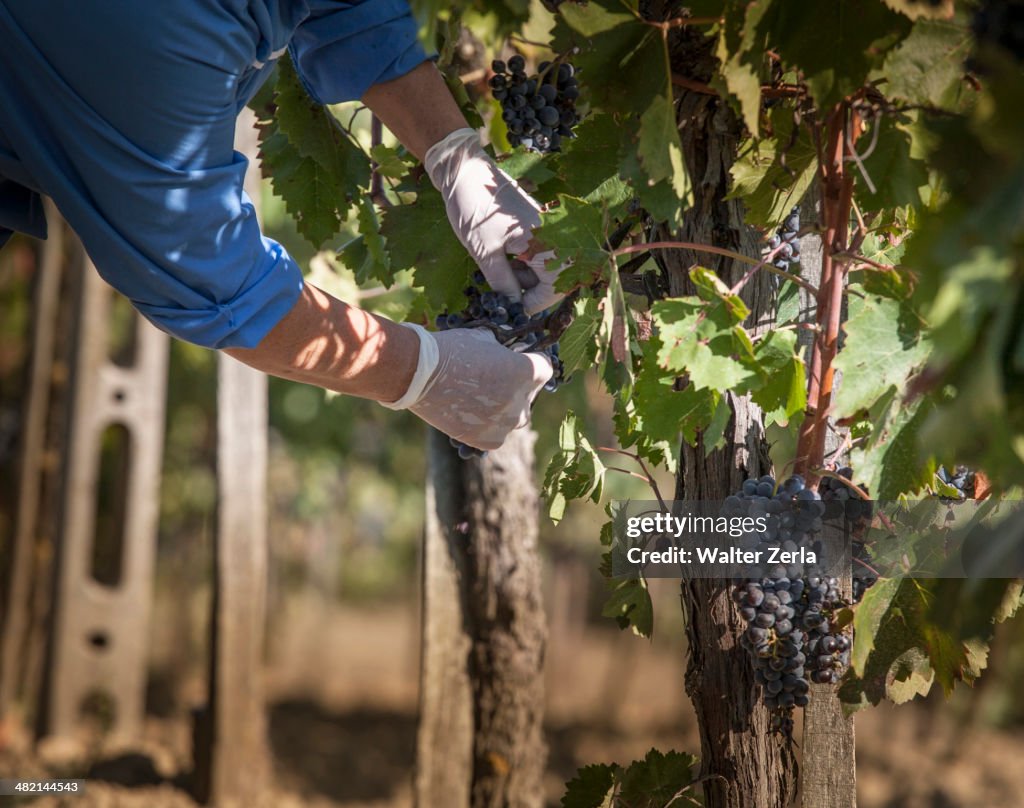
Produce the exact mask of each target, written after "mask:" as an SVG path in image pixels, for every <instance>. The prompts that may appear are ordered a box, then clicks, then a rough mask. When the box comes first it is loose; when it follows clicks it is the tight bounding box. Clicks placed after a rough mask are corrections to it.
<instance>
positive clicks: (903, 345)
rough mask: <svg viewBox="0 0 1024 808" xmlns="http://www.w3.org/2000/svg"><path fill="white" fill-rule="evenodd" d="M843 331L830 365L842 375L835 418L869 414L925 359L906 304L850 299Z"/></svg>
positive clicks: (916, 322) (924, 344)
mask: <svg viewBox="0 0 1024 808" xmlns="http://www.w3.org/2000/svg"><path fill="white" fill-rule="evenodd" d="M844 330H845V332H846V342H845V344H844V346H843V349H842V350H841V351H840V352H839V355H838V356H837V357H836V360H835V367H836V369H837V370H839V371H841V372H842V374H843V382H842V384H841V385H840V387H839V392H838V393H837V395H836V399H835V412H836V415H837V417H840V418H843V417H848V416H851V415H855V414H856V413H857V412H859V411H861V410H867V409H870V408H871V406H872V405H873V404H874V403H875V401H877V400H878V399H879V397H880V396H881V395H882V394H883V393H884V392H885V391H886V390H887V389H888V388H889V387H891V386H893V385H895V386H898V387H900V388H902V387H903V386H904V385H905V383H906V380H907V379H908V378H909V377H910V376H911V374H912V373H913V372H914V371H915V370H917V368H919V367H920V366H921V365H922V364H923V363H924V362H925V360H926V359H927V358H928V351H929V348H930V346H929V342H928V340H927V338H926V337H924V336H923V335H922V323H921V321H920V319H919V318H918V317H917V315H916V314H915V313H914V311H913V309H911V307H910V306H909V305H908V304H907V303H904V302H901V301H897V300H892V299H890V298H884V297H870V296H868V297H863V298H860V297H853V296H851V298H850V319H849V320H848V321H847V323H846V324H845V326H844Z"/></svg>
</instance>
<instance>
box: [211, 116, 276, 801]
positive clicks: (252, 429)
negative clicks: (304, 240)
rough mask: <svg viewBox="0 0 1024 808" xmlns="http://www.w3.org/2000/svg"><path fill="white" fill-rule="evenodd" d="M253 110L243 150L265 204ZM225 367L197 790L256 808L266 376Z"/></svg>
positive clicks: (264, 775)
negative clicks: (206, 697) (205, 697)
mask: <svg viewBox="0 0 1024 808" xmlns="http://www.w3.org/2000/svg"><path fill="white" fill-rule="evenodd" d="M253 125H254V119H253V116H252V113H251V112H249V111H248V110H246V112H245V113H244V114H243V115H242V116H240V118H239V122H238V134H237V136H236V148H237V149H238V150H239V151H241V152H243V153H245V154H246V155H247V156H248V157H249V158H250V166H249V173H248V174H247V176H246V190H247V192H248V193H249V196H250V198H252V199H253V200H254V203H255V201H256V200H258V199H259V187H258V182H259V172H258V170H257V168H256V166H255V164H254V162H253V161H254V158H255V154H256V136H255V130H254V129H253ZM217 358H218V365H217V488H218V500H217V501H218V513H217V536H216V540H215V542H214V595H213V604H212V605H213V613H212V615H211V642H210V673H209V703H208V706H207V707H206V708H205V709H203V710H201V711H200V712H199V714H198V715H197V716H196V722H197V723H196V728H195V745H194V756H195V776H194V782H193V789H194V793H195V796H196V797H197V799H199V800H200V801H202V802H209V803H211V804H214V805H217V806H218V807H219V808H231V806H246V808H247V807H248V806H252V805H257V804H259V803H261V802H263V801H265V799H266V794H267V787H268V782H269V776H270V764H269V748H268V743H267V728H266V715H265V700H264V690H263V644H264V634H265V624H266V597H267V563H268V561H267V558H268V550H267V423H268V402H267V377H266V376H265V375H264V374H263V373H260V372H258V371H255V370H253V369H252V368H249V367H247V366H245V365H243V364H242V363H240V362H237V361H236V360H234V359H232V358H231V357H229V356H228V355H227V354H223V353H222V354H220V355H219V356H218V357H217Z"/></svg>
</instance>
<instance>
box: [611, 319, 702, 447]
mask: <svg viewBox="0 0 1024 808" xmlns="http://www.w3.org/2000/svg"><path fill="white" fill-rule="evenodd" d="M659 349H660V342H659V341H658V340H657V338H652V339H651V340H650V341H649V342H648V343H647V345H646V346H645V348H644V361H643V363H642V364H641V366H640V372H639V373H638V374H637V379H636V384H635V385H634V387H633V395H632V396H631V401H632V403H633V404H634V406H635V414H634V417H635V423H634V424H633V427H634V429H635V430H636V431H638V432H641V433H643V434H644V435H645V436H647V437H648V438H649V439H651V440H652V441H655V442H657V441H669V442H672V443H675V442H677V441H678V440H679V435H680V433H682V435H683V437H684V438H685V440H686V442H687V443H689V444H691V445H693V444H696V442H697V436H698V434H699V433H700V432H701V431H702V430H704V429H706V428H707V427H708V425H709V424H711V422H712V419H713V418H714V416H715V414H716V412H717V411H718V404H719V401H720V399H721V398H722V395H721V394H720V393H718V392H716V391H715V390H711V389H708V388H704V389H702V390H698V389H697V388H696V387H694V386H693V385H691V384H687V385H685V386H684V387H682V389H679V390H677V389H676V383H677V382H676V376H675V375H674V374H666V373H664V372H663V371H661V370H660V368H659V367H658V364H657V354H658V351H659Z"/></svg>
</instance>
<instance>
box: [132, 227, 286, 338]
mask: <svg viewBox="0 0 1024 808" xmlns="http://www.w3.org/2000/svg"><path fill="white" fill-rule="evenodd" d="M264 242H266V243H267V246H268V248H269V252H268V255H270V256H271V258H272V259H273V260H272V261H271V262H270V266H269V268H268V269H267V271H266V272H265V273H264V274H263V275H262V276H261V277H260V278H258V279H256V281H255V282H254V283H253V285H252V286H249V287H248V288H246V289H243V290H242V291H240V292H239V293H238V294H237V295H236V296H235V297H234V298H232V299H231V300H229V301H227V302H225V303H219V304H215V303H211V304H210V305H209V306H208V307H206V308H201V307H199V308H191V307H190V308H182V307H178V306H157V305H152V304H149V303H144V302H141V301H138V300H133V301H132V304H133V305H134V306H135V308H136V309H138V310H139V313H140V314H142V316H144V317H145V318H146V319H147V320H149V321H150V322H151V323H153V325H155V326H156V327H157V328H159V329H160V330H161V331H166V332H167V333H168V334H170V335H171V336H174V337H178V338H179V339H184V340H186V341H188V342H194V343H195V344H196V345H202V346H203V347H206V348H255V347H256V346H257V345H259V343H260V342H261V341H262V340H263V338H264V337H265V336H266V335H267V334H269V333H270V331H272V330H273V328H274V326H276V325H277V324H278V323H279V322H280V321H281V320H282V319H283V318H284V316H285V315H286V314H287V313H288V312H289V311H291V310H292V307H294V306H295V303H296V301H297V300H298V299H299V295H300V294H301V293H302V287H303V279H302V270H301V269H299V266H298V265H297V264H296V263H295V261H294V260H293V259H292V257H291V256H290V255H288V253H286V252H285V251H284V249H283V248H282V247H281V246H280V245H278V244H277V243H276V242H274V241H272V240H270V239H264Z"/></svg>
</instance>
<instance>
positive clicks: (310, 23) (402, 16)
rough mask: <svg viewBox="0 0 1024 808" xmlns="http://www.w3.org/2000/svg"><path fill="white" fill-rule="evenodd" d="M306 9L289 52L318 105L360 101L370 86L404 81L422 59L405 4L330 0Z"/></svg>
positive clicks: (379, 0)
mask: <svg viewBox="0 0 1024 808" xmlns="http://www.w3.org/2000/svg"><path fill="white" fill-rule="evenodd" d="M339 6H341V8H340V9H339ZM310 8H311V14H310V16H309V17H308V18H307V19H306V20H305V21H304V22H303V23H302V24H301V25H300V26H299V27H298V29H297V30H296V31H295V35H294V36H293V37H292V41H291V45H290V46H289V50H290V52H291V55H292V62H293V63H294V65H295V69H296V71H297V72H298V74H299V76H300V78H301V79H302V82H303V84H305V86H306V90H307V91H308V92H309V94H310V96H311V97H312V98H313V100H315V101H317V102H318V103H321V104H339V103H341V102H343V101H354V100H357V99H359V98H362V97H363V96H364V95H365V94H366V91H367V90H368V89H370V87H372V86H373V85H374V84H379V83H381V82H384V81H390V80H391V79H396V78H398V77H399V76H404V75H405V74H406V73H408V72H409V71H410V70H412V69H413V68H415V67H416V66H418V65H420V64H422V63H423V62H425V61H426V60H427V58H428V56H427V53H426V51H424V49H423V46H422V45H420V42H419V39H418V37H417V26H416V21H415V19H414V18H413V16H412V12H411V11H410V9H409V4H408V3H407V2H405V0H372V1H370V2H359V3H338V2H336V0H333V1H332V2H329V3H328V2H319V3H317V2H312V3H310Z"/></svg>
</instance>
